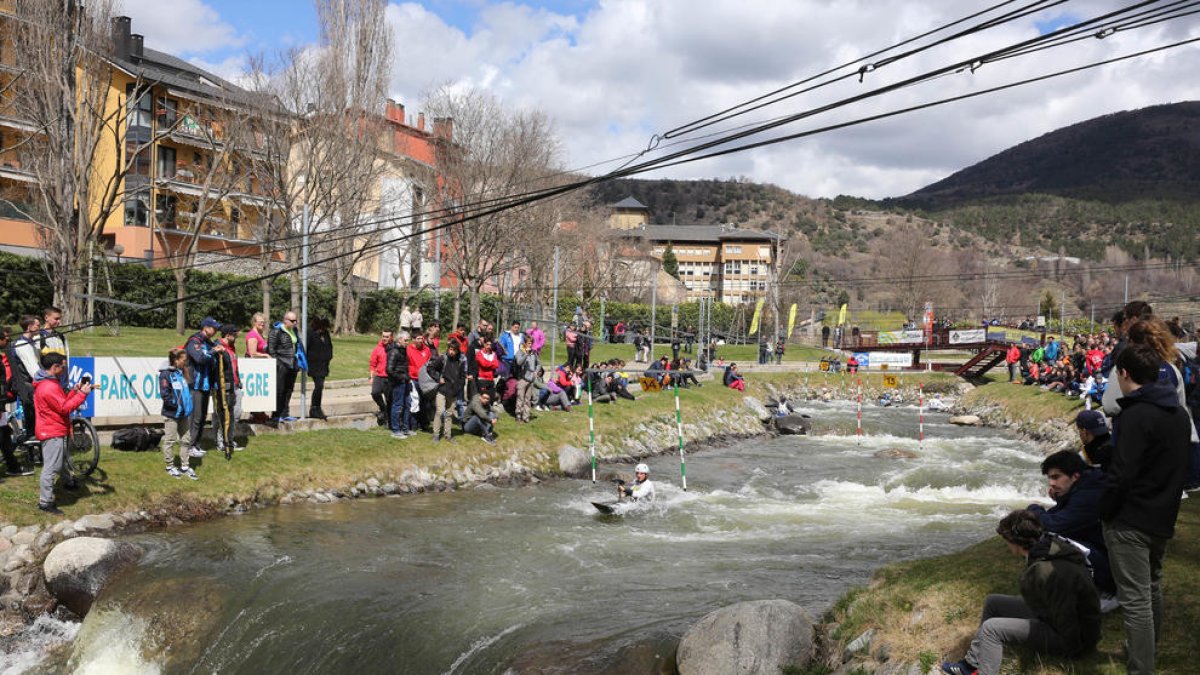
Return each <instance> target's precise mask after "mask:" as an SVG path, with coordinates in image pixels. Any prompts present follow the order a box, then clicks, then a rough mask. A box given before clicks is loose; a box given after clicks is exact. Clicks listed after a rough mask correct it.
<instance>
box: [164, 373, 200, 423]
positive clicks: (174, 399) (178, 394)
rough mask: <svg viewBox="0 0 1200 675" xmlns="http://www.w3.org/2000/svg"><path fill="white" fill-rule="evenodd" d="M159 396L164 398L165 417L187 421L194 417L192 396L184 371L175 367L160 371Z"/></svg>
mask: <svg viewBox="0 0 1200 675" xmlns="http://www.w3.org/2000/svg"><path fill="white" fill-rule="evenodd" d="M158 395H159V396H160V397H162V414H163V417H166V418H168V419H187V418H188V417H191V416H192V395H191V393H190V392H189V390H188V382H187V378H185V377H184V376H183V371H181V370H179V369H178V368H174V367H172V368H163V369H162V370H160V371H158Z"/></svg>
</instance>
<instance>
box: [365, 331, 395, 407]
mask: <svg viewBox="0 0 1200 675" xmlns="http://www.w3.org/2000/svg"><path fill="white" fill-rule="evenodd" d="M391 346H392V331H390V330H387V329H384V331H383V332H382V333H381V334H380V338H379V343H378V344H376V345H375V348H374V349H372V350H371V360H370V361H369V363H368V366H369V368H370V373H371V400H373V401H375V405H377V406H379V413H378V414H377V415H376V416H375V417H376V419H377V420H378V422H379V425H380V426H383V425H384V424H387V421H388V414H389V412H388V411H390V410H391V409H392V385H391V384H390V383H389V382H388V374H387V353H388V349H389V348H391Z"/></svg>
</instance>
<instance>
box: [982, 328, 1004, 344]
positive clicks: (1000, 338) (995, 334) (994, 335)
mask: <svg viewBox="0 0 1200 675" xmlns="http://www.w3.org/2000/svg"><path fill="white" fill-rule="evenodd" d="M987 339H988V342H1008V333H1006V332H1005V331H1002V330H989V331H988V333H987Z"/></svg>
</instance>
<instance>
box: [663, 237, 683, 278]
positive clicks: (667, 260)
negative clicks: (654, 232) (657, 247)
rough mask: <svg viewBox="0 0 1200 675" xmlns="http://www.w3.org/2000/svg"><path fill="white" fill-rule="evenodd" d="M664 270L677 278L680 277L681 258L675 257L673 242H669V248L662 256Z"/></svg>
mask: <svg viewBox="0 0 1200 675" xmlns="http://www.w3.org/2000/svg"><path fill="white" fill-rule="evenodd" d="M662 266H663V271H664V272H666V273H667V274H670V275H671V276H673V277H675V278H676V279H678V278H679V259H678V258H676V257H675V249H673V248H671V244H669V243H668V244H667V249H666V250H665V251H663V256H662Z"/></svg>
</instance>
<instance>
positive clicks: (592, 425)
mask: <svg viewBox="0 0 1200 675" xmlns="http://www.w3.org/2000/svg"><path fill="white" fill-rule="evenodd" d="M586 375H587V379H588V380H587V383H588V437H589V440H588V443H589V445H590V446H591V449H592V484H593V485H595V484H596V419H595V417H594V416H593V415H592V374H591V373H586Z"/></svg>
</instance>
